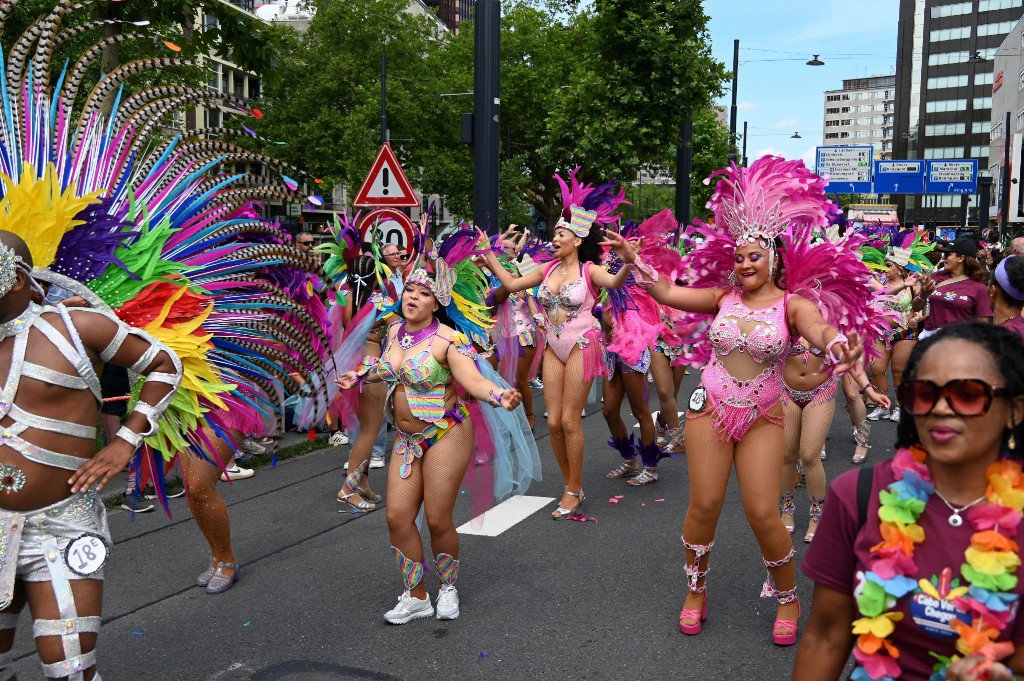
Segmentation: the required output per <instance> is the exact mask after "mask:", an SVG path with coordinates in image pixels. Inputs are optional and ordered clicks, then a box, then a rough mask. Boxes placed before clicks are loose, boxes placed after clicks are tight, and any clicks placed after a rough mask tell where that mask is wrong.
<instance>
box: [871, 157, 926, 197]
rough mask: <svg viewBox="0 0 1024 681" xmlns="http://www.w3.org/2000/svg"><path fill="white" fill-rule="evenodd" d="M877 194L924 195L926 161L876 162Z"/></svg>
mask: <svg viewBox="0 0 1024 681" xmlns="http://www.w3.org/2000/svg"><path fill="white" fill-rule="evenodd" d="M874 193H875V194H924V161H875V191H874Z"/></svg>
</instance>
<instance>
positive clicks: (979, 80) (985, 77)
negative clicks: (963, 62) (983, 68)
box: [974, 71, 996, 85]
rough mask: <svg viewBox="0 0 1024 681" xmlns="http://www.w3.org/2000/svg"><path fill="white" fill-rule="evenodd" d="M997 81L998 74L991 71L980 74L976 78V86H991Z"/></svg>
mask: <svg viewBox="0 0 1024 681" xmlns="http://www.w3.org/2000/svg"><path fill="white" fill-rule="evenodd" d="M995 80H996V74H995V73H992V72H991V71H990V72H988V73H979V74H977V75H975V76H974V84H975V85H991V84H992V83H994V82H995Z"/></svg>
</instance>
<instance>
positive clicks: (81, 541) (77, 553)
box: [64, 532, 110, 577]
mask: <svg viewBox="0 0 1024 681" xmlns="http://www.w3.org/2000/svg"><path fill="white" fill-rule="evenodd" d="M109 555H110V545H109V544H107V540H106V539H104V538H103V537H101V536H100V535H98V534H93V533H91V532H86V533H84V534H82V535H80V536H78V537H76V538H74V539H72V540H71V543H69V544H68V546H67V548H66V549H64V564H65V565H67V566H68V569H69V570H71V571H72V572H74V573H75V574H76V575H78V576H80V577H89V576H91V575H94V574H96V573H97V572H99V571H100V570H102V569H103V566H104V565H105V564H106V562H107V557H108V556H109Z"/></svg>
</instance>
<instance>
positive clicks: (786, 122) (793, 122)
mask: <svg viewBox="0 0 1024 681" xmlns="http://www.w3.org/2000/svg"><path fill="white" fill-rule="evenodd" d="M773 127H776V128H784V129H786V130H788V129H789V128H793V129H794V130H796V129H797V128H799V127H800V119H799V118H783V119H782V120H781V121H779V122H778V123H776V124H775V125H774V126H773Z"/></svg>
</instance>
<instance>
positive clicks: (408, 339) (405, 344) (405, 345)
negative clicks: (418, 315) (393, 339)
mask: <svg viewBox="0 0 1024 681" xmlns="http://www.w3.org/2000/svg"><path fill="white" fill-rule="evenodd" d="M398 344H399V345H400V346H402V349H403V350H408V349H409V348H411V347H412V334H410V333H407V334H405V335H404V336H402V337H401V338H400V339H399V340H398Z"/></svg>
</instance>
